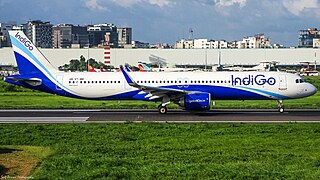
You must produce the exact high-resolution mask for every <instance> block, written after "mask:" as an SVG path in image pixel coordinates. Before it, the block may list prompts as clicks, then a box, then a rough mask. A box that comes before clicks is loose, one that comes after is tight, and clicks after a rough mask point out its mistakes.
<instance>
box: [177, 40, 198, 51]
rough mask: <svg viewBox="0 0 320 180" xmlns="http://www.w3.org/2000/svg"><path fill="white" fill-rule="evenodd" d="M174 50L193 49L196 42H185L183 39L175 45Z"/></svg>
mask: <svg viewBox="0 0 320 180" xmlns="http://www.w3.org/2000/svg"><path fill="white" fill-rule="evenodd" d="M173 48H174V49H193V48H194V41H193V40H185V39H181V40H180V41H177V42H176V43H175V44H174V47H173Z"/></svg>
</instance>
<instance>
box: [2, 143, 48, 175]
mask: <svg viewBox="0 0 320 180" xmlns="http://www.w3.org/2000/svg"><path fill="white" fill-rule="evenodd" d="M51 153H52V151H51V150H50V149H49V148H45V147H38V146H14V145H10V146H2V145H0V175H2V176H3V178H4V179H26V178H28V177H30V176H29V175H30V174H31V173H32V172H33V170H35V169H36V167H37V166H38V165H39V164H40V162H41V161H42V159H44V158H45V157H47V156H49V155H50V154H51ZM19 177H20V178H19ZM0 179H1V178H0Z"/></svg>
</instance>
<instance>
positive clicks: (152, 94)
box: [120, 66, 194, 100]
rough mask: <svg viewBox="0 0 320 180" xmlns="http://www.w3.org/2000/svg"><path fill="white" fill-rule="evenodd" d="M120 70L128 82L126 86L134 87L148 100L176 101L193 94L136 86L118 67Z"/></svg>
mask: <svg viewBox="0 0 320 180" xmlns="http://www.w3.org/2000/svg"><path fill="white" fill-rule="evenodd" d="M120 69H121V71H122V73H123V75H124V77H125V79H126V81H127V82H128V84H129V85H130V86H132V87H135V88H137V89H140V90H141V92H139V94H147V95H146V96H145V98H149V100H152V99H158V98H162V97H167V98H170V99H172V100H177V99H180V98H181V97H183V96H184V95H185V94H189V93H194V92H193V91H185V90H179V89H172V88H165V87H154V86H144V85H139V84H137V83H136V82H135V81H134V80H133V79H132V78H131V77H130V76H129V74H128V73H127V72H125V70H124V68H123V67H122V66H120Z"/></svg>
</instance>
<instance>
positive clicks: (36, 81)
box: [5, 76, 42, 86]
mask: <svg viewBox="0 0 320 180" xmlns="http://www.w3.org/2000/svg"><path fill="white" fill-rule="evenodd" d="M6 79H7V80H11V81H15V82H24V83H26V84H29V85H31V86H39V85H41V84H42V80H41V79H38V78H21V77H12V76H11V77H10V76H9V77H5V80H6Z"/></svg>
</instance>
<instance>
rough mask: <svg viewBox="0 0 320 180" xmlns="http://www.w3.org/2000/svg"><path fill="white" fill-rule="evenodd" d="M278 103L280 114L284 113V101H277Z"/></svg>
mask: <svg viewBox="0 0 320 180" xmlns="http://www.w3.org/2000/svg"><path fill="white" fill-rule="evenodd" d="M277 101H278V111H279V112H280V113H283V112H284V108H283V101H282V100H277Z"/></svg>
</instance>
